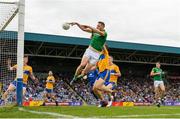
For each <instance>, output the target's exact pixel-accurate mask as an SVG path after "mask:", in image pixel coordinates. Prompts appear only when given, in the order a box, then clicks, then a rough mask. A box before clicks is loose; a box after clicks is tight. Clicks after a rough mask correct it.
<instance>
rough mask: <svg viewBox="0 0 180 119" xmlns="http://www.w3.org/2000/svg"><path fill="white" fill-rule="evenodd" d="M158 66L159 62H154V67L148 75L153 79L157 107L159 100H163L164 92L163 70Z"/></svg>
mask: <svg viewBox="0 0 180 119" xmlns="http://www.w3.org/2000/svg"><path fill="white" fill-rule="evenodd" d="M160 67H161V64H160V62H156V67H154V68H153V69H152V70H151V73H150V76H152V77H153V80H154V92H155V100H156V102H157V106H158V107H159V106H160V104H161V100H163V98H164V93H165V86H164V82H163V78H162V77H163V75H164V72H163V71H162V69H161V68H160Z"/></svg>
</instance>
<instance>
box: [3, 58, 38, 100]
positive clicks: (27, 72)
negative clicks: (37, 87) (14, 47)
mask: <svg viewBox="0 0 180 119" xmlns="http://www.w3.org/2000/svg"><path fill="white" fill-rule="evenodd" d="M27 63H28V56H27V55H24V66H23V96H24V95H25V93H26V87H27V82H28V77H29V76H30V78H31V79H33V80H34V81H35V83H38V79H37V78H36V77H35V76H34V74H33V69H32V67H31V66H29V65H28V64H27ZM8 68H9V70H10V71H12V70H17V64H16V65H14V66H11V61H10V60H9V61H8ZM16 86H17V78H15V79H14V81H13V82H12V83H11V84H10V85H9V87H8V89H7V90H6V92H5V93H4V94H3V100H4V101H6V99H7V95H8V94H9V92H11V91H14V90H15V89H16Z"/></svg>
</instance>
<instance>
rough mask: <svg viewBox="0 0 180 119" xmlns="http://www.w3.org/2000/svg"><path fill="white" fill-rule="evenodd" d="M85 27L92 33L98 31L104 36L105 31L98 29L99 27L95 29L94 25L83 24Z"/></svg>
mask: <svg viewBox="0 0 180 119" xmlns="http://www.w3.org/2000/svg"><path fill="white" fill-rule="evenodd" d="M84 26H85V27H86V28H88V29H91V32H92V33H98V34H99V35H101V36H105V31H100V30H99V29H96V28H94V27H91V26H87V25H84Z"/></svg>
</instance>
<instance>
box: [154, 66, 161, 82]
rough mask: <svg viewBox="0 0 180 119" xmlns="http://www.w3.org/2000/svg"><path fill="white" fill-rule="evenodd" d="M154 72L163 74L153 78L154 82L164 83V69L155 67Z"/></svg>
mask: <svg viewBox="0 0 180 119" xmlns="http://www.w3.org/2000/svg"><path fill="white" fill-rule="evenodd" d="M152 72H154V73H161V74H160V75H155V76H154V77H153V79H154V81H162V69H161V68H157V67H154V68H153V69H152Z"/></svg>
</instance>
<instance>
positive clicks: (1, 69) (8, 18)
mask: <svg viewBox="0 0 180 119" xmlns="http://www.w3.org/2000/svg"><path fill="white" fill-rule="evenodd" d="M20 1H21V0H20ZM20 1H15V0H0V105H5V100H3V94H4V92H5V91H6V90H7V88H8V86H9V85H10V83H12V82H13V80H14V79H15V78H16V77H19V78H22V74H23V71H22V66H23V62H22V60H23V59H22V57H23V54H24V51H23V50H24V49H23V47H24V38H23V37H24V36H23V35H24V28H23V27H24V25H23V24H21V25H20V22H22V21H24V18H22V17H21V16H22V13H20V4H19V2H20ZM20 14H21V16H20ZM20 17H21V18H22V19H21V20H20V19H19V18H20ZM19 44H21V47H22V48H20V49H19V48H18V47H20V45H19ZM22 45H23V46H22ZM20 50H21V51H20ZM15 64H17V65H19V67H21V68H19V67H18V68H19V70H18V69H17V70H13V71H10V70H9V67H8V66H9V65H11V66H13V65H15ZM19 92H20V93H21V92H22V91H19ZM17 94H18V93H16V91H11V92H9V93H8V95H7V98H6V103H8V104H9V103H14V102H17V99H18V98H19V97H20V98H21V96H17ZM20 100H21V99H20ZM21 103H22V102H21Z"/></svg>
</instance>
